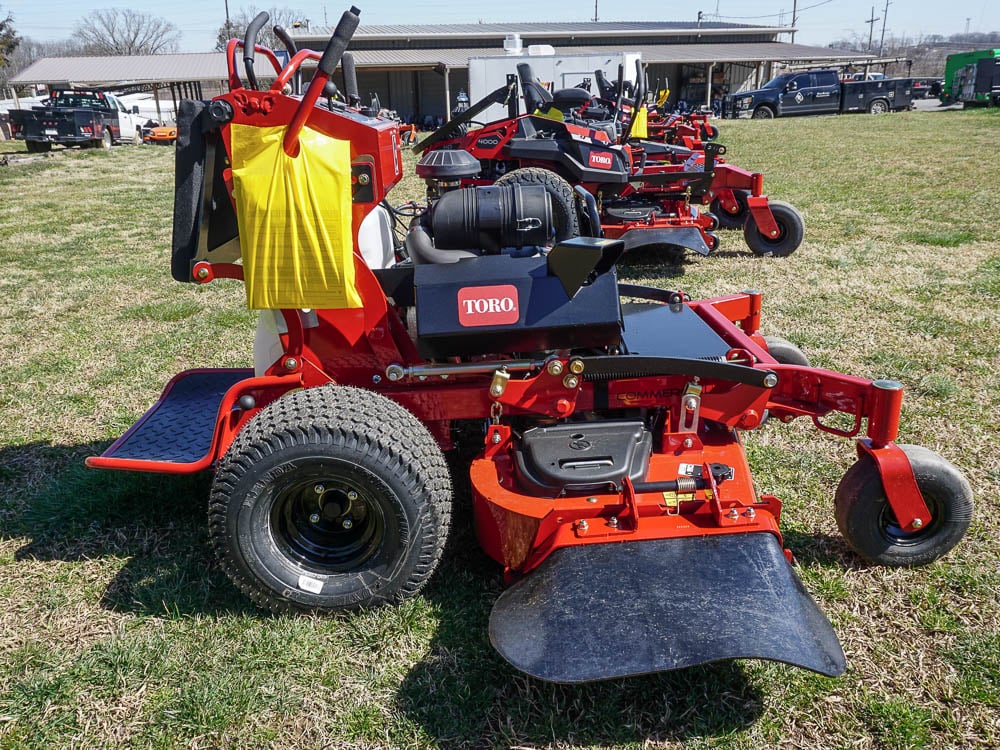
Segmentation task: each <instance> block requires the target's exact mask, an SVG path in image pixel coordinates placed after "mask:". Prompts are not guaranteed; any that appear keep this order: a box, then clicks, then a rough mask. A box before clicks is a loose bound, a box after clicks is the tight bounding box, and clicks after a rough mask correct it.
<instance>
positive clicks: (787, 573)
mask: <svg viewBox="0 0 1000 750" xmlns="http://www.w3.org/2000/svg"><path fill="white" fill-rule="evenodd" d="M490 640H491V641H492V642H493V646H494V647H495V648H496V650H497V651H499V652H500V654H501V656H503V657H504V658H505V659H506V660H507V661H509V662H510V663H511V664H512V665H513V666H515V667H516V668H517V669H519V670H521V671H522V672H525V673H527V674H529V675H532V676H533V677H538V678H540V679H542V680H548V681H550V682H567V683H575V682H591V681H594V680H605V679H610V678H615V677H628V676H631V675H641V674H648V673H651V672H663V671H667V670H671V669H680V668H683V667H691V666H694V665H696V664H704V663H707V662H713V661H719V660H722V659H769V660H772V661H779V662H784V663H786V664H791V665H793V666H797V667H802V668H804V669H809V670H812V671H814V672H819V673H820V674H824V675H828V676H830V677H835V676H837V675H839V674H841V673H843V671H844V669H845V667H846V664H845V660H844V652H843V650H842V649H841V647H840V643H839V642H838V640H837V636H836V634H835V633H834V631H833V628H832V627H831V626H830V623H829V622H828V621H827V619H826V617H824V616H823V613H822V612H821V611H820V610H819V608H818V607H817V606H816V603H815V602H814V601H813V600H812V598H811V597H810V596H809V594H808V592H807V591H806V590H805V588H804V587H803V586H802V582H801V581H800V580H799V578H798V576H796V575H795V571H793V570H792V567H791V565H789V564H788V562H787V560H786V559H785V556H784V553H783V552H782V550H781V545H780V543H779V542H778V539H777V537H775V536H774V535H772V534H769V533H767V532H756V533H733V534H721V535H716V536H707V537H688V538H680V539H658V540H652V541H645V542H625V543H618V544H587V545H581V546H576V547H566V548H563V549H559V550H557V551H556V552H554V553H553V554H552V555H551V556H550V557H549V558H548V559H547V560H546V561H545V562H544V563H542V565H541V566H540V567H539V568H538V569H537V570H535V571H534V572H533V573H530V574H529V575H528V576H527V577H526V578H524V579H523V580H521V581H519V582H518V583H516V584H514V585H513V586H511V587H510V588H509V589H508V590H507V591H505V592H504V593H503V594H501V596H500V598H499V599H498V600H497V602H496V604H495V605H494V607H493V612H492V614H491V615H490Z"/></svg>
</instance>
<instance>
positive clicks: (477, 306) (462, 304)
mask: <svg viewBox="0 0 1000 750" xmlns="http://www.w3.org/2000/svg"><path fill="white" fill-rule="evenodd" d="M520 315H521V311H520V309H519V308H518V305H517V287H516V286H514V285H513V284H501V285H499V286H467V287H463V288H462V289H459V290H458V322H459V324H460V325H462V326H465V327H466V328H468V327H471V326H505V325H510V324H511V323H516V322H517V319H518V318H519V317H520Z"/></svg>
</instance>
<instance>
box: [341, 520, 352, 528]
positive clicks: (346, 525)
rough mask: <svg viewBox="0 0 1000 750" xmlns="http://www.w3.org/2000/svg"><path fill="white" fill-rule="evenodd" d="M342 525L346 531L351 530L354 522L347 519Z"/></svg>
mask: <svg viewBox="0 0 1000 750" xmlns="http://www.w3.org/2000/svg"><path fill="white" fill-rule="evenodd" d="M340 525H341V526H343V527H344V528H345V529H349V528H351V527H352V526H354V521H352V520H351V519H350V518H345V519H344V520H343V522H342V523H341V524H340Z"/></svg>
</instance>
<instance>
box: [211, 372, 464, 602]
mask: <svg viewBox="0 0 1000 750" xmlns="http://www.w3.org/2000/svg"><path fill="white" fill-rule="evenodd" d="M450 518H451V479H450V476H449V473H448V468H447V465H446V463H445V459H444V456H443V454H442V453H441V450H440V448H439V447H438V445H437V443H436V442H435V441H434V438H433V437H432V436H431V434H430V432H428V430H427V428H426V427H425V426H424V425H423V424H422V423H421V422H420V421H419V420H418V419H417V418H416V417H414V416H413V414H411V413H410V412H408V411H407V410H406V409H404V408H403V407H402V406H400V405H399V404H397V403H395V402H394V401H391V400H389V399H387V398H385V397H384V396H381V395H379V394H376V393H372V392H370V391H365V390H362V389H359V388H349V387H343V386H323V387H318V388H308V389H305V390H301V391H295V392H293V393H290V394H288V395H286V396H284V397H282V398H280V399H278V400H277V401H275V402H274V403H272V404H270V405H269V406H268V407H267V408H265V409H264V410H263V411H261V412H260V413H259V414H258V415H257V416H256V417H254V419H253V420H252V421H251V422H250V423H249V424H248V425H247V426H246V427H244V428H243V430H242V431H241V432H240V433H239V435H237V437H236V440H235V441H234V442H233V444H232V446H231V447H230V449H229V451H228V452H227V453H226V455H225V456H224V457H223V458H222V460H221V461H220V463H219V468H218V472H217V473H216V476H215V480H214V482H213V485H212V493H211V499H210V503H209V532H210V535H211V538H212V543H213V546H214V547H215V550H216V553H217V555H218V558H219V561H220V563H221V565H222V568H223V569H224V570H225V571H226V573H227V574H228V575H229V577H230V578H231V579H232V581H233V583H235V584H236V586H237V587H238V588H239V589H240V590H241V591H242V592H243V593H244V594H246V595H247V596H248V597H250V599H252V600H253V601H254V602H255V603H257V604H258V605H260V606H262V607H266V608H268V609H272V610H275V611H281V610H290V609H292V610H305V611H315V612H332V611H337V610H346V609H355V608H358V607H368V606H376V605H379V604H382V603H384V602H389V601H397V600H400V599H404V598H406V597H409V596H412V595H414V594H416V593H417V592H418V591H419V590H420V589H421V588H422V587H423V586H424V584H425V583H426V582H427V580H428V578H429V577H430V575H431V573H433V571H434V568H435V567H436V566H437V563H438V561H439V559H440V557H441V553H442V551H443V549H444V544H445V539H446V537H447V534H448V527H449V523H450Z"/></svg>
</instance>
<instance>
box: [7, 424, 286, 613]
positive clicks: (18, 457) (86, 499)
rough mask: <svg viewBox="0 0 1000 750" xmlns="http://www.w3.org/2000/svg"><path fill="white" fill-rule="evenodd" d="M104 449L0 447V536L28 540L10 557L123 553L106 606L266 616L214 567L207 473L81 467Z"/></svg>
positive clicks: (85, 557)
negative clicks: (208, 526)
mask: <svg viewBox="0 0 1000 750" xmlns="http://www.w3.org/2000/svg"><path fill="white" fill-rule="evenodd" d="M105 447H106V445H105V443H103V442H102V443H91V444H86V445H74V446H66V447H60V446H52V445H49V444H47V443H32V444H28V445H24V446H17V447H7V448H2V449H0V497H3V498H4V500H2V501H0V518H2V519H3V525H2V530H0V538H5V539H18V538H23V539H26V540H27V541H26V543H25V544H24V545H23V546H22V547H20V548H19V549H18V550H16V551H15V553H14V557H15V560H17V561H63V562H84V561H90V560H101V559H111V558H113V559H117V560H124V561H125V562H124V564H122V565H121V567H120V568H119V569H118V571H117V572H116V574H115V575H114V578H113V579H112V580H111V582H110V583H109V584H108V587H107V589H106V591H105V592H104V594H103V595H102V597H101V606H103V607H106V608H108V609H111V610H115V611H121V612H134V613H138V614H155V615H163V614H164V613H165V612H168V613H171V614H222V613H226V614H233V613H240V614H256V615H259V616H261V617H267V616H268V615H267V613H264V612H261V611H260V610H259V609H257V608H255V607H254V606H253V605H252V604H251V603H250V602H249V601H247V600H246V599H245V598H244V597H242V596H241V595H240V594H239V592H237V591H236V590H235V589H234V588H233V586H232V585H231V584H230V583H229V580H228V579H227V578H226V577H225V575H223V573H222V572H221V571H219V570H218V569H217V568H216V567H215V563H214V558H213V556H212V550H211V546H210V545H209V542H208V533H207V530H206V528H205V515H206V512H207V511H206V498H207V496H208V486H209V481H210V478H209V475H207V474H202V475H194V476H170V475H165V474H136V473H131V472H103V471H94V470H92V469H87V468H85V467H84V465H83V461H84V459H85V458H86V457H87V456H92V455H98V454H100V452H101V451H102V450H103V449H104V448H105ZM43 469H44V470H43Z"/></svg>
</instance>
